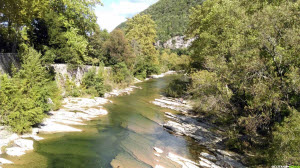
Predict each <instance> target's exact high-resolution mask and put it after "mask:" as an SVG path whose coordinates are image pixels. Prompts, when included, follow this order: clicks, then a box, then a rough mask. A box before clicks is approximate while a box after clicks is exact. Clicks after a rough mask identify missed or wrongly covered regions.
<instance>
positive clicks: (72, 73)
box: [51, 64, 109, 86]
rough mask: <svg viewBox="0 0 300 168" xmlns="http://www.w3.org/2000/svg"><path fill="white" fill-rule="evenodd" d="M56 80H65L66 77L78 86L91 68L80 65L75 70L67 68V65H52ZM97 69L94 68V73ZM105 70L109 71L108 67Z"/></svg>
mask: <svg viewBox="0 0 300 168" xmlns="http://www.w3.org/2000/svg"><path fill="white" fill-rule="evenodd" d="M51 67H53V69H54V71H55V73H56V79H57V80H60V81H61V80H63V81H65V80H66V76H68V78H69V79H70V80H74V82H75V84H76V85H77V86H79V85H80V84H81V82H82V78H83V76H84V74H85V73H87V72H88V71H89V70H90V69H91V68H93V66H90V65H81V66H79V67H77V68H75V69H70V68H68V65H67V64H52V65H51ZM98 69H99V67H97V66H96V72H98ZM104 69H105V70H107V69H109V68H108V67H105V68H104Z"/></svg>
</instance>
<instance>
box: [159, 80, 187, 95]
mask: <svg viewBox="0 0 300 168" xmlns="http://www.w3.org/2000/svg"><path fill="white" fill-rule="evenodd" d="M189 84H190V82H189V80H188V79H185V78H184V77H181V78H177V79H175V80H173V81H172V82H170V84H169V85H168V86H167V88H166V89H165V90H164V93H165V94H166V96H169V97H175V98H179V97H183V96H185V95H187V90H188V86H189Z"/></svg>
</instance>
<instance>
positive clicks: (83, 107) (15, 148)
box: [0, 71, 175, 168]
mask: <svg viewBox="0 0 300 168" xmlns="http://www.w3.org/2000/svg"><path fill="white" fill-rule="evenodd" d="M174 73H175V72H173V71H170V72H167V73H164V74H161V75H153V76H151V77H150V78H160V77H164V76H165V75H169V74H174ZM150 78H149V79H150ZM139 82H142V81H140V80H137V79H136V80H135V83H139ZM135 89H141V88H140V87H137V86H129V87H127V88H125V89H120V90H118V89H114V90H112V91H111V92H109V93H106V94H105V96H104V98H100V97H96V98H65V99H64V100H63V106H62V108H61V109H60V110H58V111H50V112H49V113H48V114H47V115H48V117H47V118H46V119H45V120H44V121H43V122H42V123H41V124H39V125H38V126H37V127H34V128H33V129H32V131H31V132H30V133H27V134H24V135H18V134H15V133H13V132H11V131H10V128H9V127H6V126H1V127H0V168H1V165H4V164H13V162H11V161H9V160H6V159H5V158H1V157H5V156H6V155H9V156H15V157H18V156H22V155H24V154H26V153H27V152H30V151H32V150H33V149H34V147H33V146H34V141H41V140H43V139H44V138H43V137H41V136H40V135H41V134H51V133H58V132H81V131H82V130H81V129H78V128H77V127H76V126H79V125H85V123H86V121H89V120H93V119H95V118H98V117H101V116H103V115H106V114H107V113H108V112H107V111H106V110H105V109H104V108H103V105H104V104H106V103H112V101H110V100H109V99H108V98H110V97H115V96H121V95H126V94H130V93H131V92H133V91H134V90H135Z"/></svg>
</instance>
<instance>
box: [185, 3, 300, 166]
mask: <svg viewBox="0 0 300 168" xmlns="http://www.w3.org/2000/svg"><path fill="white" fill-rule="evenodd" d="M299 9H300V8H299V1H270V2H266V1H255V2H250V1H244V0H243V1H237V0H210V1H205V2H204V3H203V5H202V6H197V7H195V8H193V9H192V11H191V16H190V24H189V30H188V34H189V36H190V37H196V40H195V41H194V42H193V44H192V46H191V53H192V56H191V57H192V69H191V71H195V73H192V75H191V78H192V83H191V87H190V89H189V92H190V93H191V94H192V96H193V97H194V98H195V99H196V100H197V101H196V106H195V109H196V110H197V111H198V112H202V113H208V114H212V115H214V116H216V117H219V119H220V120H223V119H224V118H225V119H226V118H227V119H230V120H226V124H228V126H229V128H230V129H234V130H236V131H235V132H233V133H232V135H231V137H233V139H235V140H234V142H236V143H240V145H242V146H239V145H238V144H237V145H236V146H237V148H240V149H246V148H245V147H243V144H242V141H240V139H239V136H240V135H242V136H248V137H251V138H249V139H248V140H247V141H248V143H250V144H252V147H253V148H255V147H256V146H259V143H258V142H261V143H267V144H269V145H271V144H272V143H270V142H269V141H268V142H267V141H265V140H264V139H268V138H269V137H272V135H273V139H272V140H273V141H274V144H272V145H274V148H273V149H274V151H273V152H275V153H281V150H282V149H288V150H287V151H286V152H285V153H284V154H285V156H283V155H280V154H276V156H274V158H279V159H277V160H276V163H278V164H280V165H285V164H291V163H299V157H297V158H294V157H292V156H293V155H294V154H295V153H296V152H297V149H296V145H297V143H298V140H297V139H299V137H298V135H297V134H295V136H294V140H295V141H293V140H291V139H289V138H286V139H284V138H283V137H282V134H281V133H280V132H281V131H288V130H287V125H289V126H291V130H290V131H291V134H293V132H295V131H297V129H298V128H297V127H294V125H293V124H292V123H294V122H295V120H297V118H298V117H299V115H300V114H299V112H297V111H296V110H293V109H299V107H300V106H299V103H298V102H299V101H298V100H299V96H300V95H299V82H297V81H298V76H299V75H300V73H299V65H300V64H299V59H298V57H299V45H298V44H299V42H300V38H299V36H298V34H299V30H300V29H299V26H298V25H300V19H299V17H298V16H299ZM216 25H217V26H216ZM284 120H285V121H290V122H288V123H286V122H284V123H282V122H283V121H284ZM228 121H229V122H228ZM278 123H282V125H278ZM290 124H291V125H290ZM275 125H278V126H277V127H276V130H277V131H275V132H274V134H273V132H272V130H273V128H274V126H275ZM233 134H236V135H233ZM291 138H292V137H291ZM236 139H237V140H236ZM288 141H290V142H291V143H287V142H288ZM270 164H271V162H270Z"/></svg>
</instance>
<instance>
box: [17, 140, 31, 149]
mask: <svg viewBox="0 0 300 168" xmlns="http://www.w3.org/2000/svg"><path fill="white" fill-rule="evenodd" d="M14 143H15V144H16V145H17V146H19V147H20V148H22V149H24V151H27V150H33V140H28V139H17V140H15V141H14Z"/></svg>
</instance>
